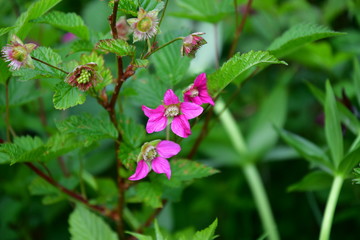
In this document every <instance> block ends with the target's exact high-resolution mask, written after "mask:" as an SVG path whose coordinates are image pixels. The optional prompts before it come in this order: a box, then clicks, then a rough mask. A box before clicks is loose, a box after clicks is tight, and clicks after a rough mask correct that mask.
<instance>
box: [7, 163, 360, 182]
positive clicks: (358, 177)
mask: <svg viewBox="0 0 360 240" xmlns="http://www.w3.org/2000/svg"><path fill="white" fill-rule="evenodd" d="M0 159H1V158H0ZM353 173H354V175H355V176H356V178H354V179H353V183H355V184H360V168H354V172H353Z"/></svg>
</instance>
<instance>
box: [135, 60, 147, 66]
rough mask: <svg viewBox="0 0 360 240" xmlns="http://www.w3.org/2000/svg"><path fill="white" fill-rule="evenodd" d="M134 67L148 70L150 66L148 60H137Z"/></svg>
mask: <svg viewBox="0 0 360 240" xmlns="http://www.w3.org/2000/svg"><path fill="white" fill-rule="evenodd" d="M133 65H134V66H135V67H137V68H146V67H147V66H149V60H147V59H135V60H134V62H133Z"/></svg>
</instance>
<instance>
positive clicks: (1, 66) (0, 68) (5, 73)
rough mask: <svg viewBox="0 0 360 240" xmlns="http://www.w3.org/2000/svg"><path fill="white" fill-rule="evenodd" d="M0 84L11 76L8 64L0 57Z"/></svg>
mask: <svg viewBox="0 0 360 240" xmlns="http://www.w3.org/2000/svg"><path fill="white" fill-rule="evenodd" d="M0 72H1V74H0V84H1V83H3V84H5V82H6V81H7V79H8V78H9V77H10V76H11V73H10V71H9V67H8V64H7V63H6V62H5V61H4V59H3V58H0Z"/></svg>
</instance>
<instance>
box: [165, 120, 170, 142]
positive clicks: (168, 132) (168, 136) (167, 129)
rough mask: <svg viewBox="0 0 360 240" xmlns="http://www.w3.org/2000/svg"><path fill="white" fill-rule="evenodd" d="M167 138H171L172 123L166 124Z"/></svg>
mask: <svg viewBox="0 0 360 240" xmlns="http://www.w3.org/2000/svg"><path fill="white" fill-rule="evenodd" d="M166 140H168V141H169V140H170V125H169V124H168V125H167V126H166Z"/></svg>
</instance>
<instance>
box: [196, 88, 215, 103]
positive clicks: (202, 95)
mask: <svg viewBox="0 0 360 240" xmlns="http://www.w3.org/2000/svg"><path fill="white" fill-rule="evenodd" d="M199 97H200V99H201V101H202V102H203V103H209V104H211V105H213V106H214V101H213V100H212V98H211V97H210V95H209V93H208V92H207V91H201V92H200V94H199ZM194 102H195V101H194Z"/></svg>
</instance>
